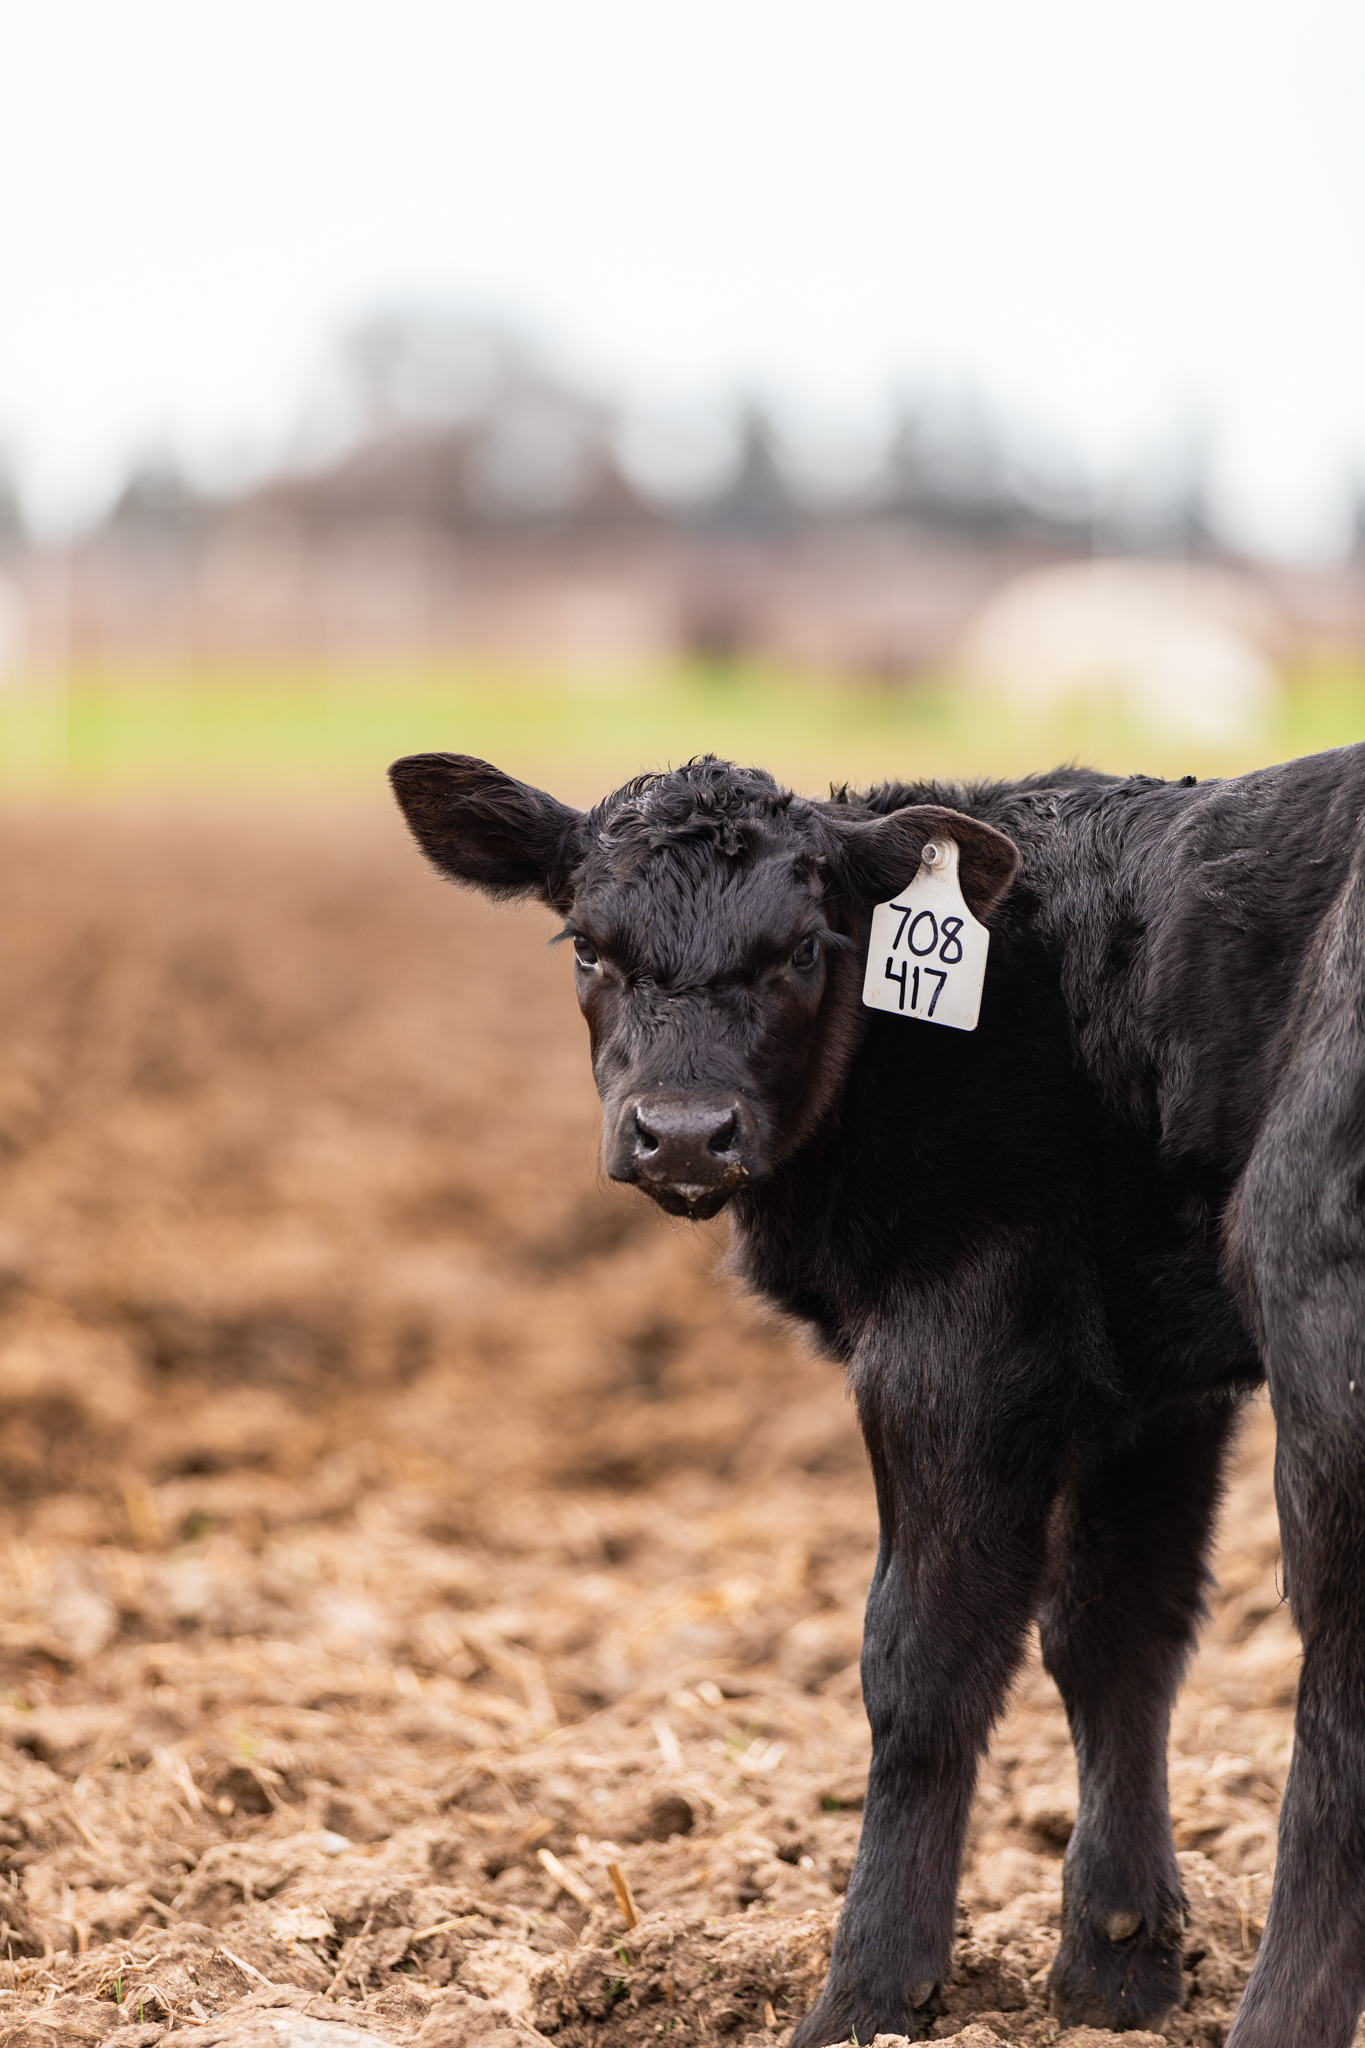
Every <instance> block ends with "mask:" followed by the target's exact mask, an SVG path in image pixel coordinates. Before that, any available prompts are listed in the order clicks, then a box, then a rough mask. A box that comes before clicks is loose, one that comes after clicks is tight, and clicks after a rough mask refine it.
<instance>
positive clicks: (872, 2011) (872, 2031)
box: [791, 1983, 943, 2048]
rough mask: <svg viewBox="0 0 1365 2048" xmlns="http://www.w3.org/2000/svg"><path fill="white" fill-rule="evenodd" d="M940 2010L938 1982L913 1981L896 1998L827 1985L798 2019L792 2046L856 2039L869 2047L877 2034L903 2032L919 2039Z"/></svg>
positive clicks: (826, 2047) (818, 2047) (821, 2046)
mask: <svg viewBox="0 0 1365 2048" xmlns="http://www.w3.org/2000/svg"><path fill="white" fill-rule="evenodd" d="M942 2011H943V2001H942V2000H941V1999H940V1997H939V1995H938V1986H937V1984H932V1983H925V1984H914V1985H912V1986H911V1987H910V1990H909V1992H908V1993H907V1994H905V1995H903V1996H901V1997H899V1998H887V1997H877V1996H874V1995H868V1996H864V1997H860V1996H859V1995H858V1993H857V1992H851V1991H850V1992H842V1991H831V1990H830V1989H828V1988H826V1990H825V1992H824V1993H823V1995H822V1996H821V1998H820V2001H819V2003H818V2004H817V2005H813V2006H812V2007H811V2009H810V2011H809V2012H808V2013H807V2014H806V2016H805V2018H804V2019H801V2020H798V2021H797V2023H796V2028H795V2031H794V2032H793V2034H792V2038H791V2048H832V2044H833V2043H834V2042H836V2041H858V2042H861V2044H862V2048H871V2043H872V2042H873V2041H875V2040H876V2038H877V2036H878V2034H904V2035H905V2036H906V2037H907V2038H908V2039H909V2040H911V2041H918V2040H919V2039H920V2038H921V2036H922V2035H924V2034H926V2033H927V2032H928V2030H929V2028H930V2027H931V2026H932V2025H933V2022H934V2021H935V2020H936V2019H937V2018H938V2017H939V2016H940V2014H941V2013H942Z"/></svg>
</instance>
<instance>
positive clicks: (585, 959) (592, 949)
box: [573, 939, 597, 967]
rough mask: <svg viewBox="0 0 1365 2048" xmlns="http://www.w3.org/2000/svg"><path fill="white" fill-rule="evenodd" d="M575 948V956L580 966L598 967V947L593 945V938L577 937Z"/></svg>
mask: <svg viewBox="0 0 1365 2048" xmlns="http://www.w3.org/2000/svg"><path fill="white" fill-rule="evenodd" d="M573 950H574V958H575V960H577V962H578V964H579V966H580V967H596V965H597V948H596V946H594V945H593V943H592V940H591V939H575V940H574V942H573Z"/></svg>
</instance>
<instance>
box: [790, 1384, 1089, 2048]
mask: <svg viewBox="0 0 1365 2048" xmlns="http://www.w3.org/2000/svg"><path fill="white" fill-rule="evenodd" d="M983 1349H985V1347H983ZM950 1364H951V1365H952V1366H953V1367H954V1368H956V1370H949V1369H948V1367H947V1366H945V1368H944V1370H943V1371H942V1373H941V1374H940V1375H935V1384H934V1386H933V1388H932V1391H931V1392H930V1391H928V1390H926V1389H925V1388H924V1387H923V1383H921V1386H920V1388H919V1389H916V1388H915V1387H914V1386H913V1385H912V1384H911V1382H912V1379H913V1375H912V1374H911V1372H910V1371H909V1369H908V1368H907V1369H906V1370H904V1371H899V1370H895V1369H891V1368H887V1369H885V1370H881V1371H879V1370H878V1369H877V1367H876V1365H875V1364H869V1363H868V1362H866V1361H864V1362H863V1364H862V1365H861V1366H860V1368H859V1369H858V1370H857V1371H856V1372H855V1383H856V1385H857V1392H858V1403H859V1411H860V1414H861V1418H862V1422H863V1432H864V1436H865V1438H866V1441H867V1445H868V1450H869V1453H870V1456H871V1460H872V1469H873V1474H874V1477H875V1479H876V1482H877V1493H878V1503H879V1507H880V1511H881V1524H882V1534H881V1546H880V1550H879V1552H878V1557H877V1565H876V1570H875V1573H874V1575H873V1580H872V1587H871V1591H870V1593H869V1596H868V1603H867V1619H866V1627H865V1631H864V1639H863V1657H862V1673H863V1696H864V1699H865V1702H866V1705H867V1713H868V1719H869V1721H870V1723H871V1727H872V1767H871V1772H870V1774H869V1778H868V1787H867V1800H866V1805H865V1809H864V1817H863V1833H862V1840H861V1843H860V1845H859V1849H858V1856H857V1861H856V1863H855V1866H854V1870H853V1875H852V1878H851V1880H850V1882H849V1888H848V1894H847V1897H846V1899H845V1902H844V1909H843V1913H842V1915H841V1917H840V1921H839V1926H838V1929H837V1931H836V1934H835V1939H834V1950H833V1955H832V1957H831V1961H830V1972H829V1979H828V1982H827V1983H826V1985H825V1989H824V1992H823V1994H822V1996H821V1998H820V2000H819V2003H818V2004H817V2005H816V2006H815V2008H814V2009H813V2011H811V2012H810V2013H808V2014H807V2015H806V2017H805V2018H804V2019H803V2020H801V2021H800V2023H799V2024H798V2026H797V2028H796V2032H795V2035H794V2036H793V2048H822V2044H824V2043H827V2042H835V2041H847V2040H849V2039H850V2038H852V2037H854V2036H855V2035H856V2038H857V2039H858V2040H859V2041H861V2042H864V2043H866V2042H870V2041H872V2040H874V2039H875V2037H876V2036H877V2035H878V2034H908V2035H910V2036H911V2037H912V2038H913V2037H914V2036H915V2035H916V2033H917V2032H918V2031H920V2030H921V2029H922V2028H923V2027H924V2025H925V2024H926V2023H927V2022H928V2021H929V2020H931V2019H932V2018H933V2016H934V2011H935V1999H934V1993H935V1990H936V1988H937V1986H938V1985H939V1983H940V1982H941V1981H942V1980H943V1979H944V1978H946V1976H947V1975H948V1972H949V1969H950V1967H951V1956H952V1945H953V1933H954V1924H955V1917H956V1915H955V1908H956V1898H957V1882H958V1874H959V1869H960V1865H961V1858H962V1842H963V1835H964V1833H965V1829H966V1824H967V1815H968V1809H969V1807H970V1804H971V1798H972V1791H973V1787H974V1785H975V1781H976V1770H977V1763H978V1760H979V1757H980V1755H981V1752H982V1750H983V1748H984V1747H985V1743H986V1739H987V1736H988V1734H989V1732H990V1727H991V1724H992V1722H993V1721H994V1719H995V1717H996V1715H997V1714H998V1713H999V1711H1000V1707H1001V1704H1002V1702H1003V1699H1004V1695H1005V1691H1006V1688H1007V1686H1008V1684H1009V1680H1010V1677H1011V1674H1012V1673H1013V1671H1014V1669H1015V1667H1016V1665H1017V1663H1018V1660H1019V1656H1020V1653H1021V1650H1022V1646H1023V1641H1024V1637H1025V1632H1026V1629H1027V1627H1028V1623H1029V1620H1030V1617H1031V1615H1032V1613H1033V1611H1034V1607H1035V1605H1036V1602H1037V1593H1038V1586H1039V1582H1040V1579H1041V1575H1042V1569H1043V1563H1044V1558H1045V1554H1046V1524H1047V1515H1048V1511H1049V1508H1050V1505H1051V1498H1052V1491H1053V1482H1052V1474H1053V1471H1054V1469H1055V1462H1056V1460H1055V1454H1054V1451H1053V1447H1052V1444H1051V1442H1050V1440H1049V1439H1047V1438H1043V1439H1042V1440H1041V1441H1040V1437H1039V1431H1038V1425H1037V1424H1036V1422H1035V1423H1033V1424H1032V1426H1031V1427H1030V1424H1029V1421H1028V1419H1027V1417H1026V1416H1025V1414H1024V1413H1022V1412H1021V1411H1020V1410H1019V1409H1013V1404H1012V1402H1011V1399H1010V1398H1009V1389H1008V1387H1006V1389H1005V1390H1004V1391H1003V1392H1002V1388H1001V1384H1000V1380H999V1378H997V1379H996V1381H995V1383H994V1385H991V1384H990V1383H989V1379H988V1378H987V1379H986V1380H985V1382H984V1383H983V1382H981V1381H977V1382H976V1383H975V1384H973V1380H974V1374H973V1370H972V1367H971V1366H970V1365H968V1364H965V1363H963V1362H962V1361H961V1360H960V1359H957V1360H952V1361H950ZM986 1365H987V1372H989V1366H990V1361H989V1359H987V1361H986ZM917 1392H918V1394H919V1396H920V1398H916V1394H917ZM1043 1405H1044V1406H1046V1403H1044V1404H1043Z"/></svg>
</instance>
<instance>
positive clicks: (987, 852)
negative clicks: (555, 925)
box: [390, 754, 1019, 1218]
mask: <svg viewBox="0 0 1365 2048" xmlns="http://www.w3.org/2000/svg"><path fill="white" fill-rule="evenodd" d="M390 772H391V775H392V780H393V785H394V789H395V792H396V794H397V797H398V801H399V803H400V805H401V806H402V808H403V811H404V814H405V815H406V817H407V820H408V823H409V825H410V826H411V827H412V830H413V833H414V836H415V837H416V839H417V841H418V844H419V845H420V846H421V848H422V851H423V852H424V853H425V854H426V856H427V858H428V859H429V860H430V861H431V862H432V863H433V865H434V866H435V867H437V868H438V869H439V870H440V871H441V872H442V873H443V874H446V875H450V876H452V877H453V878H454V879H455V880H457V881H461V882H467V883H470V884H472V885H473V886H474V887H475V888H478V889H482V890H483V891H484V892H485V893H486V894H487V895H490V896H498V897H515V896H534V897H537V898H539V900H540V901H541V902H543V903H545V904H546V905H548V906H549V907H550V908H551V909H552V910H555V911H557V912H558V913H559V914H560V916H561V917H562V918H563V920H564V923H563V929H562V931H561V933H560V937H561V938H562V939H564V940H565V941H566V942H567V943H568V944H569V945H571V947H572V952H573V957H574V977H575V981H576V984H577V990H578V1000H579V1003H580V1005H581V1007H582V1010H583V1014H584V1016H585V1017H586V1019H587V1022H588V1030H589V1033H590V1036H591V1040H592V1060H593V1072H594V1075H595V1077H596V1080H597V1088H598V1093H599V1094H600V1096H601V1098H602V1108H603V1116H604V1135H603V1153H604V1157H605V1162H606V1168H607V1172H608V1173H609V1174H610V1175H611V1177H612V1179H613V1180H619V1181H629V1182H632V1183H633V1184H634V1185H635V1186H637V1187H639V1188H641V1189H642V1190H643V1191H644V1192H645V1193H646V1194H648V1195H651V1196H652V1197H653V1199H654V1200H655V1201H656V1202H658V1203H659V1205H660V1207H661V1208H664V1209H667V1210H668V1211H669V1212H670V1213H671V1214H673V1215H678V1216H690V1217H695V1218H700V1217H705V1216H714V1215H715V1214H716V1212H717V1211H718V1210H719V1209H722V1208H723V1207H724V1206H725V1204H726V1202H727V1201H729V1199H730V1197H731V1196H732V1195H733V1194H735V1193H736V1192H737V1191H738V1190H739V1189H741V1188H744V1187H748V1186H753V1185H755V1184H756V1183H758V1182H761V1181H762V1179H763V1178H764V1176H765V1175H767V1174H769V1173H771V1172H772V1170H773V1169H774V1167H776V1166H777V1165H779V1164H780V1163H781V1162H782V1161H783V1160H784V1159H786V1158H789V1157H790V1156H791V1154H792V1153H793V1152H795V1151H796V1150H797V1148H798V1147H799V1146H800V1145H801V1144H802V1143H803V1142H804V1141H805V1140H806V1138H808V1137H809V1136H810V1134H811V1132H812V1131H813V1130H814V1128H815V1126H816V1125H817V1124H818V1122H819V1120H820V1118H821V1117H822V1116H823V1115H824V1113H825V1112H826V1111H827V1110H828V1109H829V1108H830V1106H831V1105H832V1103H833V1102H834V1101H835V1099H836V1098H837V1096H838V1094H839V1091H840V1089H841V1087H842V1085H843V1081H844V1077H845V1075H846V1073H847V1070H848V1064H849V1061H850V1059H851V1057H852V1055H853V1051H854V1049H855V1047H856V1044H857V1041H858V1037H859V1034H860V1032H861V1030H862V1026H863V1020H864V1016H865V1013H864V1012H863V1010H862V1008H861V1005H860V1000H859V997H860V990H861V985H862V976H863V957H864V953H865V950H866V943H867V928H868V921H869V918H870V915H871V911H872V907H873V905H874V904H876V903H878V902H881V901H883V900H884V899H886V898H887V897H889V896H892V895H894V893H895V892H896V890H897V889H900V888H902V887H904V886H905V885H906V883H908V882H909V881H910V880H911V878H912V877H913V876H914V874H915V872H916V870H917V869H918V867H919V863H920V855H921V853H922V850H923V848H924V845H925V843H926V841H928V840H930V839H931V838H933V837H934V835H935V834H939V835H944V834H947V835H950V836H951V837H953V838H954V839H956V840H957V842H958V848H959V874H960V878H961V883H962V889H963V894H964V895H965V897H966V899H967V902H968V904H969V906H970V907H971V909H972V910H973V911H974V913H975V914H976V915H977V916H978V917H984V916H986V915H987V914H988V913H989V912H990V910H991V909H992V908H993V907H994V905H995V904H996V903H997V902H998V901H999V899H1000V898H1001V897H1002V896H1003V895H1004V893H1005V891H1006V890H1007V889H1008V887H1009V885H1010V882H1011V881H1012V879H1013V877H1014V874H1015V871H1016V869H1017V867H1018V863H1019V856H1018V853H1017V851H1016V849H1015V847H1014V846H1013V844H1012V843H1011V842H1010V841H1009V840H1008V839H1006V838H1005V837H1004V836H1003V835H1002V834H1001V833H999V832H996V831H995V830H993V828H992V827H991V826H989V825H985V824H982V823H981V822H980V821H978V820H976V819H973V818H968V817H965V816H963V815H962V814H961V813H958V812H954V811H946V810H943V809H941V808H939V807H938V806H936V805H932V804H920V805H915V806H913V807H909V808H906V809H901V810H896V811H892V812H890V813H889V814H888V815H886V816H881V817H877V816H871V815H869V814H868V812H867V810H866V809H865V808H862V807H860V806H855V805H850V804H848V803H846V802H842V801H831V802H829V803H820V802H814V801H808V800H806V799H805V798H802V797H798V796H794V795H793V794H792V793H791V792H790V791H788V790H784V789H781V788H780V787H779V786H778V784H777V783H776V782H774V781H773V779H772V777H771V776H769V775H767V774H765V773H763V771H762V770H759V769H745V768H735V767H732V766H731V765H730V764H729V763H728V762H724V761H716V760H712V759H709V758H708V759H706V760H702V761H694V762H691V763H689V764H688V766H686V767H684V768H677V769H673V770H670V771H669V772H668V773H666V774H659V775H649V776H642V777H640V778H639V779H638V780H637V781H635V782H631V783H627V784H626V786H625V787H624V788H623V789H619V790H617V791H616V793H615V795H613V796H610V797H607V798H606V799H605V800H604V802H602V803H601V804H599V805H598V806H597V807H596V808H595V809H594V810H592V811H586V812H585V811H577V810H574V809H572V808H570V806H568V805H567V804H562V803H559V802H557V801H556V799H555V798H554V797H552V796H546V795H545V794H544V793H543V792H542V791H540V790H536V789H531V788H528V787H527V785H526V784H525V783H521V782H516V781H514V780H513V779H512V777H511V776H509V775H504V774H503V773H502V772H501V771H500V770H499V769H497V768H493V767H490V766H489V764H488V763H487V762H486V761H477V760H473V759H471V758H470V757H468V756H466V755H460V754H416V755H413V756H411V757H410V758H409V759H407V760H404V761H399V762H397V763H396V764H395V765H394V767H393V769H392V770H391V771H390Z"/></svg>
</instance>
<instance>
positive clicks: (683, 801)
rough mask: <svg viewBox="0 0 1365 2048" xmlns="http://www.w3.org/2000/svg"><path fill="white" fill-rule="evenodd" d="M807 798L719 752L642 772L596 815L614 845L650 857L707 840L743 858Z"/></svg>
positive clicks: (606, 845) (596, 835) (599, 838)
mask: <svg viewBox="0 0 1365 2048" xmlns="http://www.w3.org/2000/svg"><path fill="white" fill-rule="evenodd" d="M793 803H797V804H799V803H800V799H799V798H797V797H795V796H794V795H793V793H792V791H791V790H789V789H783V788H782V786H781V784H780V783H778V782H776V781H775V780H774V778H773V777H772V776H771V775H769V773H768V772H767V770H766V769H765V768H737V767H736V766H735V764H734V763H733V762H732V761H722V760H719V759H718V758H717V757H716V755H714V754H702V755H698V756H697V757H696V758H695V759H693V760H691V761H687V762H685V763H684V764H683V766H682V767H681V768H669V769H665V770H663V771H662V772H660V773H658V774H654V775H637V776H636V777H635V778H634V780H633V781H631V782H627V783H625V784H624V785H623V787H622V788H620V789H618V790H616V791H615V792H614V794H613V795H611V796H609V797H607V798H605V799H604V800H603V802H602V803H600V804H598V806H597V808H596V809H595V810H594V811H592V812H591V813H590V815H589V819H588V826H589V831H590V833H591V836H592V839H593V840H594V841H595V843H596V844H597V845H598V846H600V847H601V848H602V849H603V850H604V851H606V852H613V853H624V854H626V855H627V857H628V858H629V857H630V856H632V855H633V856H634V858H635V860H642V859H644V858H645V857H646V856H647V855H649V854H651V853H655V852H658V851H660V850H661V849H662V848H664V847H669V846H678V845H706V846H711V847H714V848H715V850H716V852H718V853H723V854H727V855H729V856H730V857H731V858H740V857H742V856H744V855H745V854H749V853H752V852H754V851H755V850H756V848H757V846H758V844H759V842H760V840H761V838H762V836H763V835H762V828H763V826H764V825H765V824H768V823H770V822H772V821H773V820H775V819H777V818H780V817H782V816H784V815H785V814H786V813H787V812H788V811H789V810H790V809H791V806H792V805H793Z"/></svg>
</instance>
